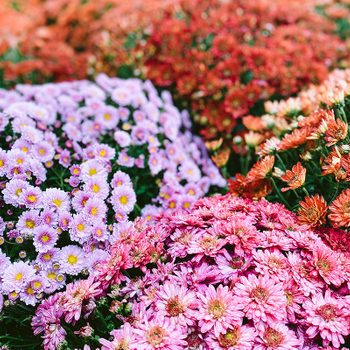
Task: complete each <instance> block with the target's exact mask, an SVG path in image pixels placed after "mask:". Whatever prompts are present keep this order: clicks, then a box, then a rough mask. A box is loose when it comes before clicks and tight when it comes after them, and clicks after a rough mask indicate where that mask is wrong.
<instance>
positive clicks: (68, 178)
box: [0, 75, 225, 305]
mask: <svg viewBox="0 0 350 350" xmlns="http://www.w3.org/2000/svg"><path fill="white" fill-rule="evenodd" d="M96 82H97V83H96V84H94V83H92V82H88V81H77V82H72V83H60V84H47V85H41V86H29V85H19V86H17V88H16V90H12V91H5V90H2V91H0V129H1V134H0V147H1V148H0V180H1V182H0V185H1V190H0V191H1V203H0V210H1V218H0V294H1V295H3V296H5V297H6V299H8V300H7V302H8V303H11V302H12V301H14V300H17V299H20V300H21V301H23V302H24V303H25V304H27V305H35V304H36V303H37V302H38V301H39V300H40V298H42V296H43V295H44V294H46V293H52V292H54V291H56V290H57V289H60V288H62V287H63V286H64V285H65V283H66V282H65V281H66V279H67V278H68V281H70V280H72V278H76V276H77V275H79V274H85V275H86V274H88V273H89V272H91V271H92V270H93V269H94V268H95V265H96V264H97V263H98V262H99V261H101V260H103V259H105V258H106V257H108V247H109V246H110V244H111V243H113V242H114V241H115V240H116V238H117V237H118V235H119V234H120V232H121V230H123V227H125V225H127V222H128V220H129V219H133V218H135V216H137V215H140V214H143V215H144V216H145V217H146V218H147V219H148V220H150V219H151V218H152V217H153V216H154V215H156V214H157V213H158V211H159V210H160V207H162V208H164V209H169V210H175V209H178V208H190V207H191V206H192V204H193V203H194V202H195V201H196V200H197V199H198V198H199V197H201V196H203V195H204V194H206V193H207V192H208V191H209V189H210V187H211V186H216V187H217V188H218V187H219V186H224V185H225V180H224V179H223V178H222V177H221V175H220V174H219V172H218V170H217V169H216V167H215V166H214V165H213V163H212V162H211V160H210V159H209V158H208V157H207V155H206V153H205V147H204V145H203V144H202V142H201V141H200V139H199V138H197V137H194V136H192V134H191V132H190V131H189V127H190V122H189V117H188V114H187V113H186V111H183V112H180V111H179V110H178V109H177V108H175V107H174V105H173V104H172V101H171V97H170V95H169V94H168V93H166V92H164V93H162V95H161V96H160V95H159V94H158V92H157V91H156V90H155V88H154V87H153V85H152V84H151V83H150V82H142V81H140V80H136V79H134V80H120V79H116V78H108V77H107V76H105V75H100V76H99V77H98V78H97V80H96Z"/></svg>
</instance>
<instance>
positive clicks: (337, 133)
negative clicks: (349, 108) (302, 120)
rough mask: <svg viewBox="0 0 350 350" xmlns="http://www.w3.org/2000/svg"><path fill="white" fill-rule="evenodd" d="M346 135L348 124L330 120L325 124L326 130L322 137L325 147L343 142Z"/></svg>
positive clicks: (338, 120)
mask: <svg viewBox="0 0 350 350" xmlns="http://www.w3.org/2000/svg"><path fill="white" fill-rule="evenodd" d="M347 135H348V124H347V123H345V122H343V121H342V120H340V119H330V120H329V121H328V123H327V130H326V132H325V135H324V139H325V140H326V142H327V143H326V145H327V146H328V147H329V146H333V145H335V144H336V143H338V142H339V141H342V140H345V138H346V136H347Z"/></svg>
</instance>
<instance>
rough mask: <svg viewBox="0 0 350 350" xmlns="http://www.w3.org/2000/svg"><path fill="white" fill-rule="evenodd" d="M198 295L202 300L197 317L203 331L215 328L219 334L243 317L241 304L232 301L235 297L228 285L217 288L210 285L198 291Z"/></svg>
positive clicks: (215, 331)
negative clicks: (200, 291)
mask: <svg viewBox="0 0 350 350" xmlns="http://www.w3.org/2000/svg"><path fill="white" fill-rule="evenodd" d="M197 297H198V299H199V302H200V305H199V310H198V312H197V319H198V321H199V322H198V324H199V326H200V327H201V332H207V331H208V330H210V329H213V330H214V334H215V335H217V336H218V335H219V334H220V333H224V332H225V330H226V329H227V328H228V327H229V326H230V325H231V324H232V323H233V322H237V321H239V320H240V319H241V318H242V317H243V313H242V312H241V311H240V306H237V304H236V302H235V303H232V300H235V299H234V297H233V294H232V293H231V292H230V291H229V290H228V288H227V287H224V286H222V285H220V286H219V287H218V288H217V289H215V288H214V287H213V286H209V287H207V288H205V289H204V290H203V292H202V293H198V294H197Z"/></svg>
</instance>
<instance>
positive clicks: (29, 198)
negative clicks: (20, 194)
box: [27, 194, 37, 203]
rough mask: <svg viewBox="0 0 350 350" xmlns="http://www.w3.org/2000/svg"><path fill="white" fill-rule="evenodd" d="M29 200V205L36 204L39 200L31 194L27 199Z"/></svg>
mask: <svg viewBox="0 0 350 350" xmlns="http://www.w3.org/2000/svg"><path fill="white" fill-rule="evenodd" d="M27 200H28V202H29V203H35V202H36V200H37V198H36V196H35V195H34V194H30V195H29V196H28V197H27Z"/></svg>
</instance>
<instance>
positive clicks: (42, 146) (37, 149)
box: [32, 141, 55, 163]
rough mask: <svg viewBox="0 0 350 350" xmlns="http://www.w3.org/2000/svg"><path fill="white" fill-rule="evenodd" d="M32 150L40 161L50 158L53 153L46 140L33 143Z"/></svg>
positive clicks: (46, 160) (43, 161)
mask: <svg viewBox="0 0 350 350" xmlns="http://www.w3.org/2000/svg"><path fill="white" fill-rule="evenodd" d="M32 152H33V154H34V156H35V157H36V158H37V159H39V160H40V161H41V162H42V163H45V162H48V161H50V160H52V159H53V157H54V155H55V149H54V148H53V147H52V146H51V145H50V144H49V143H48V142H46V141H41V142H39V143H37V144H35V145H34V147H33V151H32Z"/></svg>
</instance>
